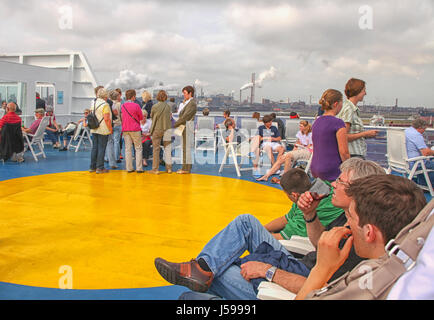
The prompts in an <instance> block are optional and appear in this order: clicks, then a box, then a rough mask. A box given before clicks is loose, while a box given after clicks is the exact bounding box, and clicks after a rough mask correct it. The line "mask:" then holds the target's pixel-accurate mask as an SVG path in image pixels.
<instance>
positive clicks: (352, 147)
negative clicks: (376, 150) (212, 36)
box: [336, 99, 368, 157]
mask: <svg viewBox="0 0 434 320" xmlns="http://www.w3.org/2000/svg"><path fill="white" fill-rule="evenodd" d="M359 111H360V110H359V108H358V107H357V106H355V105H354V104H353V103H352V102H351V101H350V100H347V99H345V102H344V104H343V107H342V110H341V112H339V114H338V115H337V116H336V117H337V118H339V119H342V120H343V121H344V122H345V123H350V124H351V127H350V131H349V132H348V134H354V133H359V132H363V131H364V130H365V127H364V126H363V121H362V119H361V118H360V115H359ZM348 151H349V152H350V155H361V156H363V157H366V154H367V152H368V147H367V145H366V141H365V138H359V139H357V140H353V141H351V142H348Z"/></svg>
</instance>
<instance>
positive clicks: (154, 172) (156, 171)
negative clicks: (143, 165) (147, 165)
mask: <svg viewBox="0 0 434 320" xmlns="http://www.w3.org/2000/svg"><path fill="white" fill-rule="evenodd" d="M148 173H152V174H160V171H158V170H149V171H148Z"/></svg>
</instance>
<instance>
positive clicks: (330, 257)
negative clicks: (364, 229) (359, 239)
mask: <svg viewBox="0 0 434 320" xmlns="http://www.w3.org/2000/svg"><path fill="white" fill-rule="evenodd" d="M342 239H347V241H346V242H345V245H344V247H343V248H342V249H339V243H340V242H341V240H342ZM353 240H354V238H353V236H352V232H351V230H350V229H348V228H346V227H337V228H333V229H332V230H330V231H324V232H323V233H322V235H321V238H320V239H319V241H318V249H317V264H316V267H317V268H319V269H320V270H321V273H323V274H327V275H328V276H329V277H330V278H331V276H332V275H333V274H334V273H335V272H336V271H337V270H338V269H339V268H340V266H342V265H343V264H344V262H345V261H346V260H347V258H348V256H349V254H350V250H351V247H352V245H353Z"/></svg>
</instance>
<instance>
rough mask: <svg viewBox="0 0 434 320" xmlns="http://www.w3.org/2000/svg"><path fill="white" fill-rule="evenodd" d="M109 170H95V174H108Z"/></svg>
mask: <svg viewBox="0 0 434 320" xmlns="http://www.w3.org/2000/svg"><path fill="white" fill-rule="evenodd" d="M109 172H110V170H108V169H106V168H104V169H96V174H101V173H109Z"/></svg>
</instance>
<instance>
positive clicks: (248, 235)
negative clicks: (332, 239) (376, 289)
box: [155, 158, 385, 300]
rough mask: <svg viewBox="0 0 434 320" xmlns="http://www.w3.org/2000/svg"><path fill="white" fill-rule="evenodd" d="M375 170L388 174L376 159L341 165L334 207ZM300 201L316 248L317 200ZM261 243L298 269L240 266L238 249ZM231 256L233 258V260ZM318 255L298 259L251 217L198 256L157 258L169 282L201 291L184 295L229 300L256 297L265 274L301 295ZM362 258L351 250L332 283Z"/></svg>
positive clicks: (341, 220)
mask: <svg viewBox="0 0 434 320" xmlns="http://www.w3.org/2000/svg"><path fill="white" fill-rule="evenodd" d="M374 174H375V175H379V174H385V171H384V169H383V168H381V167H380V166H379V165H377V164H376V163H374V162H372V161H366V160H362V159H360V158H351V159H348V160H347V161H345V162H344V163H342V165H341V175H340V176H339V178H338V179H337V180H336V181H335V182H333V184H332V185H333V187H334V195H333V197H332V203H333V205H334V206H335V207H340V208H342V209H344V210H345V211H347V210H348V208H349V205H350V203H351V199H350V198H349V197H348V196H347V194H346V193H345V188H346V186H348V184H349V183H350V182H351V181H354V180H356V179H358V178H362V177H365V176H369V175H374ZM297 204H298V206H299V208H300V209H301V210H302V211H303V214H304V219H305V221H306V227H307V233H308V236H309V239H310V241H311V242H312V244H313V245H314V246H315V247H317V245H318V239H319V238H320V236H321V234H322V233H323V232H324V231H326V228H325V227H324V226H323V225H322V223H321V222H320V221H319V219H318V216H317V212H316V210H317V207H318V204H319V201H315V200H313V198H312V196H311V194H310V192H309V191H308V192H306V193H304V194H302V195H301V196H300V197H299V200H298V203H297ZM346 223H347V219H346V215H345V213H343V214H342V215H340V216H339V217H338V218H337V219H336V220H335V221H333V222H332V223H331V224H330V225H329V226H328V227H327V229H328V228H329V229H332V228H333V227H336V226H344V225H345V224H346ZM263 242H266V243H267V244H268V245H270V246H271V247H272V248H273V249H274V250H275V251H280V252H281V253H283V254H284V255H285V256H286V257H287V259H288V260H289V264H290V266H291V269H292V270H294V272H288V271H285V270H283V269H280V268H276V267H275V266H272V265H271V264H268V263H264V262H260V261H254V260H251V261H249V262H246V263H243V264H241V266H238V265H236V264H235V263H236V262H235V261H236V258H237V257H238V255H237V254H238V253H239V252H241V254H242V253H243V252H244V251H245V250H248V251H249V252H250V253H251V254H252V253H254V252H255V251H256V249H257V248H258V247H259V246H260V245H261V244H262V243H263ZM239 243H241V244H242V245H239ZM342 245H343V244H342ZM233 257H235V259H232V258H233ZM316 259H317V256H316V252H311V253H309V254H307V255H306V256H305V257H303V258H302V259H300V260H298V259H296V258H294V257H293V255H292V254H291V253H289V252H288V251H287V250H286V249H285V248H284V247H283V246H282V245H281V244H280V242H279V241H277V240H276V239H275V238H274V237H272V236H271V234H270V233H269V232H268V231H267V230H266V229H265V228H264V227H263V226H262V225H260V222H259V221H257V220H256V219H249V220H248V221H243V223H242V224H241V225H238V224H236V223H235V221H234V222H233V223H231V224H229V225H228V226H227V227H226V228H225V229H224V230H222V231H221V232H220V233H219V234H218V235H216V236H215V237H214V238H213V239H212V240H211V241H210V242H208V244H207V245H206V246H205V247H204V249H203V250H202V252H201V253H200V254H199V255H198V257H197V259H196V260H192V261H190V262H185V263H171V262H168V261H165V260H163V259H161V258H157V259H156V261H155V265H156V267H157V270H158V271H159V272H160V274H161V275H162V276H163V277H164V278H165V279H166V280H167V281H169V282H170V283H173V284H176V285H183V286H186V287H188V288H190V289H191V290H194V291H197V292H187V293H184V294H183V295H182V297H180V299H185V300H189V299H192V300H193V299H194V300H204V299H215V298H216V297H217V298H218V297H220V298H224V299H228V300H254V299H256V292H255V287H254V285H253V284H252V281H251V280H256V279H263V278H264V279H267V280H268V281H270V282H274V283H277V284H279V285H280V286H282V287H284V288H285V289H287V290H289V291H291V292H293V293H298V291H299V290H300V289H301V288H302V287H303V285H304V283H305V281H306V279H307V276H308V275H309V273H310V270H311V269H312V268H313V267H314V266H315V264H316ZM360 261H361V258H360V257H358V256H357V255H356V254H355V252H354V249H352V253H350V256H349V258H348V259H347V261H346V262H345V263H344V264H343V265H342V266H341V267H340V268H339V270H338V271H337V272H336V273H335V274H334V275H333V276H332V278H331V281H332V280H334V279H337V278H339V277H340V276H341V275H342V274H344V273H346V272H348V271H350V270H352V269H353V268H354V267H355V266H356V265H357V264H359V263H360ZM255 282H256V281H255ZM198 292H200V293H198Z"/></svg>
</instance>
